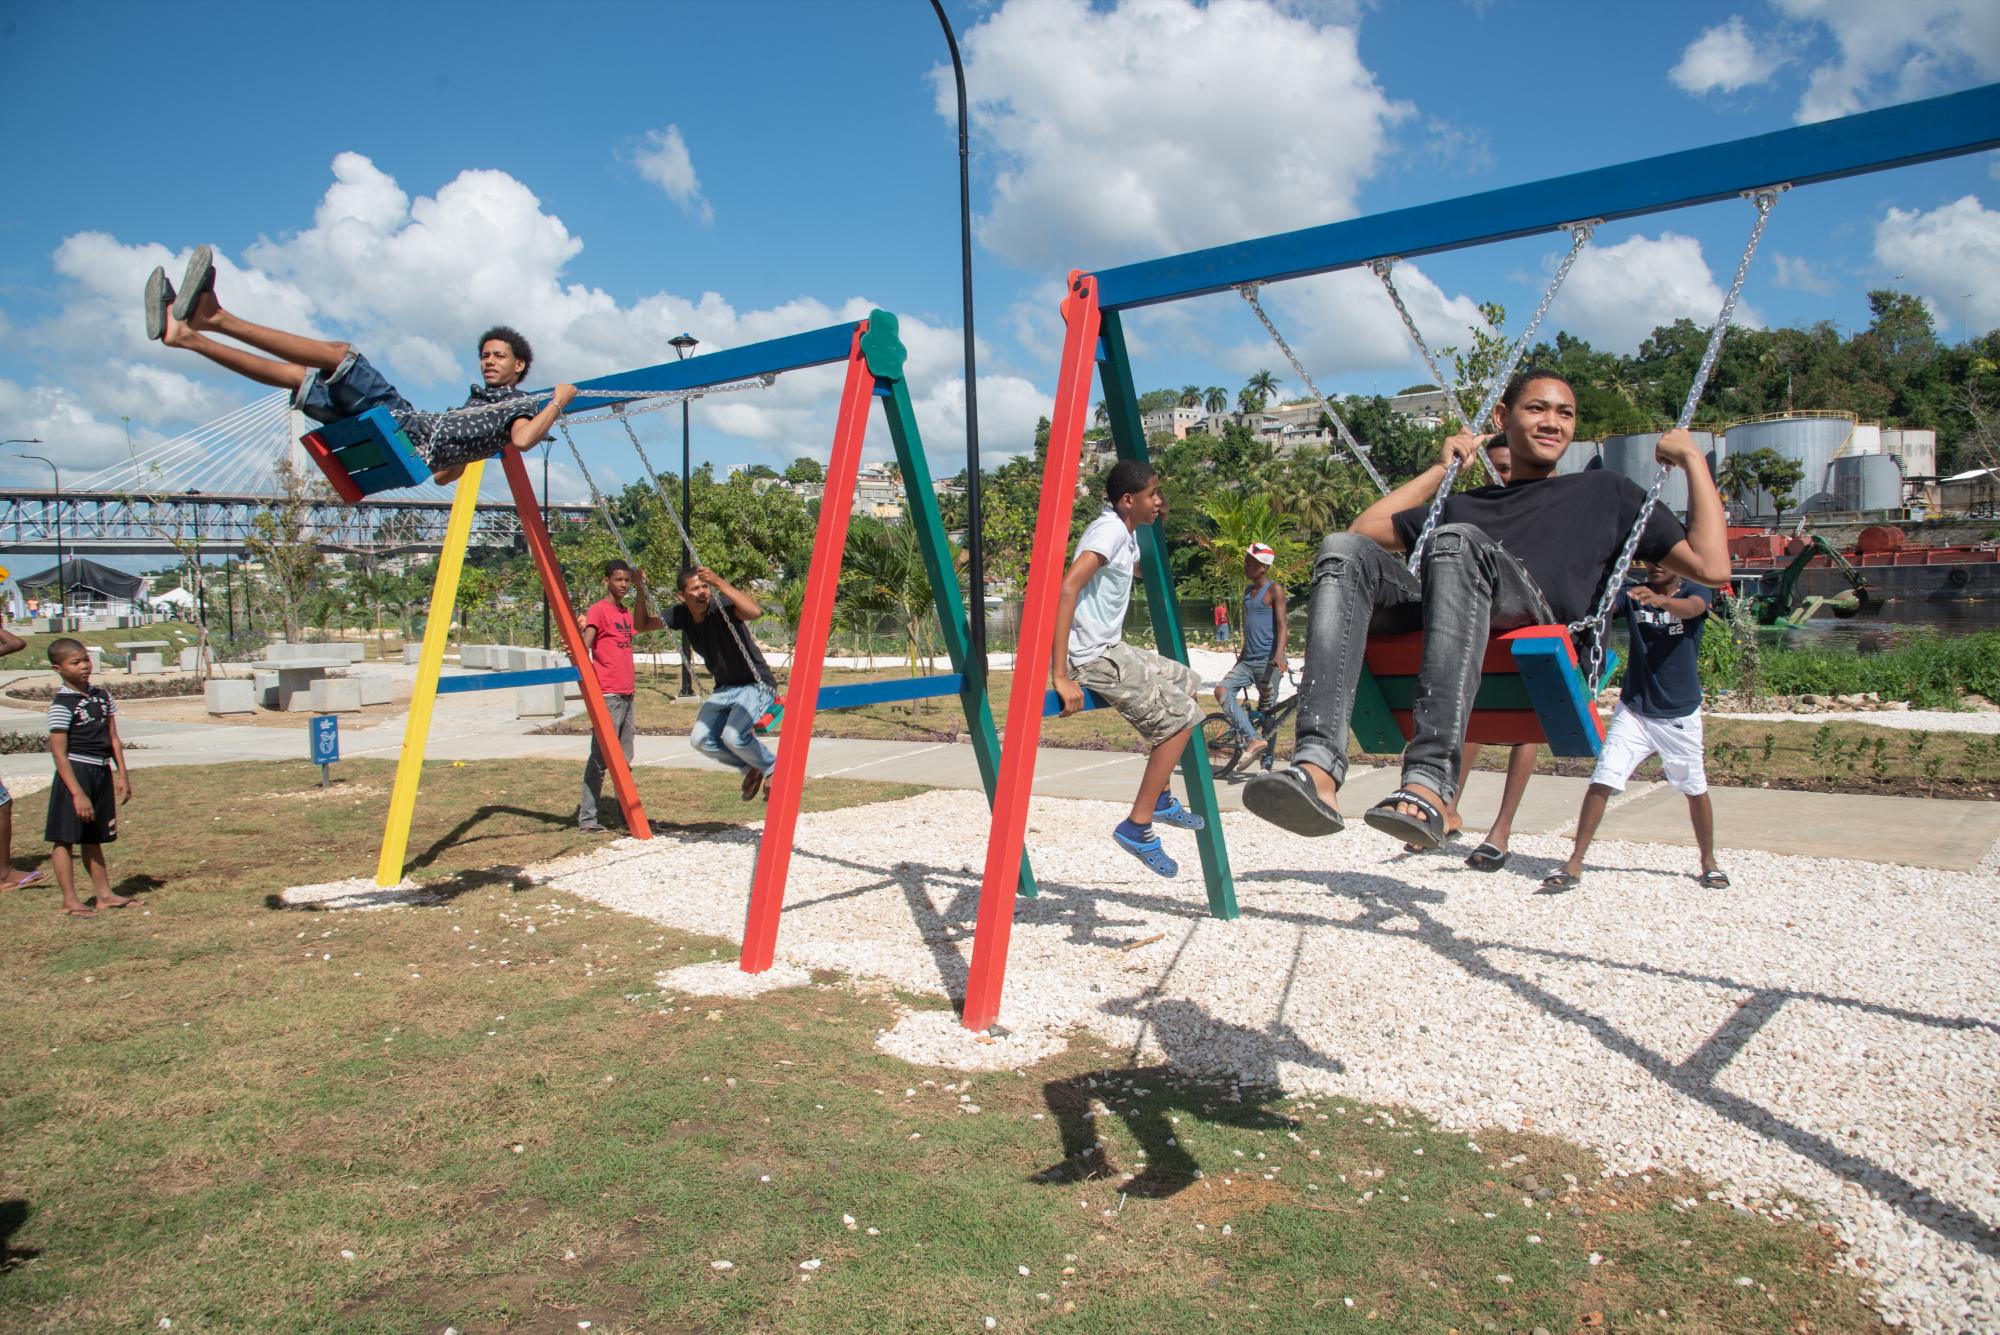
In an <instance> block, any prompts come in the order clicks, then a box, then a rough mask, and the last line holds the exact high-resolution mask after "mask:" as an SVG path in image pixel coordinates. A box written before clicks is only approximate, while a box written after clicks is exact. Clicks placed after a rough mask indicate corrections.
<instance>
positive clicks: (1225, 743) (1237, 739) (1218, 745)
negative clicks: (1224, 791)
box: [1201, 711, 1243, 779]
mask: <svg viewBox="0 0 2000 1335" xmlns="http://www.w3.org/2000/svg"><path fill="white" fill-rule="evenodd" d="M1201 744H1202V745H1203V746H1205V747H1207V748H1208V766H1209V769H1210V770H1212V771H1213V772H1214V774H1215V777H1216V778H1218V779H1226V778H1228V777H1229V776H1230V775H1231V774H1233V773H1234V772H1235V771H1236V766H1237V764H1238V762H1240V761H1241V760H1242V759H1243V738H1242V737H1241V736H1239V735H1238V734H1237V731H1236V725H1235V724H1233V723H1231V722H1230V721H1229V715H1227V714H1224V713H1221V712H1220V711H1218V712H1216V713H1213V714H1210V715H1209V716H1208V717H1207V718H1205V719H1203V720H1202V721H1201Z"/></svg>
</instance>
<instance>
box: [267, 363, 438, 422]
mask: <svg viewBox="0 0 2000 1335" xmlns="http://www.w3.org/2000/svg"><path fill="white" fill-rule="evenodd" d="M292 406H293V407H295V408H297V409H298V410H299V411H300V412H302V413H304V414H305V415H306V416H307V417H310V418H312V420H313V421H315V422H321V423H326V422H339V421H343V420H345V419H347V418H349V417H359V416H360V415H361V414H362V413H365V412H367V411H368V410H369V409H370V408H387V409H389V411H390V412H399V411H400V412H411V411H413V409H412V408H411V407H410V402H409V400H408V399H405V398H404V397H403V396H402V395H401V394H400V393H398V392H397V390H396V387H395V386H394V385H392V384H390V383H389V382H388V381H387V380H386V379H384V378H383V376H382V373H381V372H380V371H378V370H376V369H375V368H374V367H373V366H371V365H369V364H368V359H367V358H366V357H364V356H362V355H361V354H360V353H358V352H350V353H348V354H347V356H346V357H345V358H343V359H342V360H341V363H340V365H339V366H336V367H335V368H334V369H333V371H332V373H331V374H329V375H321V374H320V373H319V372H318V371H316V370H310V371H307V372H306V378H305V382H304V383H303V384H301V385H300V386H299V392H298V394H297V396H296V397H294V399H293V400H292Z"/></svg>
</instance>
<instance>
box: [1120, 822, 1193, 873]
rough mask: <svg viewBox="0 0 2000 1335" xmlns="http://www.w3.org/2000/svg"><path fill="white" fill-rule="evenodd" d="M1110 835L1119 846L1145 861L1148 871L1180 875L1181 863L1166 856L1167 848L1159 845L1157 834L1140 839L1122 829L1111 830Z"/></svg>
mask: <svg viewBox="0 0 2000 1335" xmlns="http://www.w3.org/2000/svg"><path fill="white" fill-rule="evenodd" d="M1111 837H1112V838H1113V839H1116V840H1117V841H1118V846H1119V847H1120V848H1122V849H1124V850H1125V851H1126V852H1127V853H1130V854H1131V855H1132V856H1133V857H1135V858H1137V859H1139V861H1141V862H1143V863H1145V864H1146V869H1147V870H1148V871H1152V872H1157V873H1159V874H1160V875H1162V876H1178V875H1180V870H1181V864H1180V863H1178V862H1175V861H1174V860H1173V859H1172V858H1170V857H1168V856H1167V850H1166V849H1165V848H1162V847H1161V846H1160V836H1159V835H1157V834H1155V835H1153V836H1152V837H1151V838H1149V839H1143V840H1141V839H1134V838H1133V837H1132V836H1131V835H1129V834H1126V833H1125V832H1124V831H1123V830H1113V831H1112V832H1111Z"/></svg>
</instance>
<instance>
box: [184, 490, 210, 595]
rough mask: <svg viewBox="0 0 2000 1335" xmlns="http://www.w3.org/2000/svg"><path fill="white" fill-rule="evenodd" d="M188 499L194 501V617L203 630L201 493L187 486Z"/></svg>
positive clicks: (205, 588) (204, 586) (205, 583)
mask: <svg viewBox="0 0 2000 1335" xmlns="http://www.w3.org/2000/svg"><path fill="white" fill-rule="evenodd" d="M187 494H188V499H189V500H191V501H193V502H194V606H195V619H196V620H197V621H199V622H201V626H202V629H203V630H207V629H208V581H207V580H205V579H203V578H202V577H201V493H200V492H199V491H197V490H195V489H194V488H193V487H189V488H188V492H187Z"/></svg>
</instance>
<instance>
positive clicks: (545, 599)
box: [542, 438, 555, 651]
mask: <svg viewBox="0 0 2000 1335" xmlns="http://www.w3.org/2000/svg"><path fill="white" fill-rule="evenodd" d="M554 444H555V441H554V439H553V438H551V439H549V440H546V441H544V442H543V443H542V532H544V533H546V532H548V531H549V449H550V447H551V446H553V445H554ZM548 647H549V586H548V585H547V584H544V585H542V649H543V650H544V651H546V650H547V649H548Z"/></svg>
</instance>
